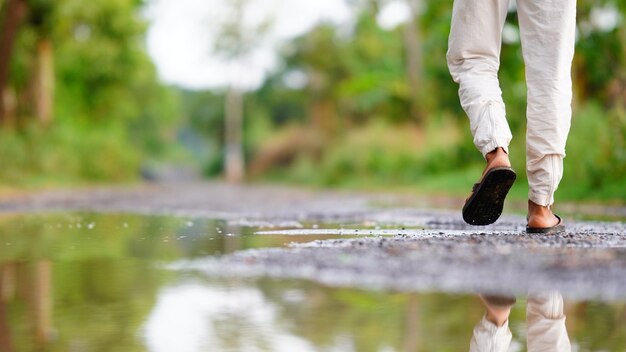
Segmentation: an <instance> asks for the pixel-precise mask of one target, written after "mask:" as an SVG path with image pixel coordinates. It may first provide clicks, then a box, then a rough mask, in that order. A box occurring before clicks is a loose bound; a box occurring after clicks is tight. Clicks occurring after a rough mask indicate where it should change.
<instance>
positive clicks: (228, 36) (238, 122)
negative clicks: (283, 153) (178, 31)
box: [214, 0, 270, 183]
mask: <svg viewBox="0 0 626 352" xmlns="http://www.w3.org/2000/svg"><path fill="white" fill-rule="evenodd" d="M228 10H229V14H228V17H227V18H226V19H225V20H224V22H223V23H222V26H221V28H220V31H219V33H218V34H217V35H216V38H217V42H216V45H215V48H214V49H215V51H216V52H217V53H218V54H221V55H222V56H223V57H225V58H226V59H227V60H229V61H231V62H232V63H234V65H235V66H238V67H243V66H245V65H246V60H247V59H248V58H247V56H248V55H249V54H251V53H252V51H254V50H255V49H256V47H257V46H258V45H259V44H260V43H261V42H262V37H263V35H264V34H265V33H266V32H267V30H268V28H269V26H270V21H269V19H265V20H263V21H261V22H260V23H258V24H257V23H254V24H249V23H247V22H244V15H245V12H246V11H250V8H249V0H232V1H230V2H229V3H228ZM240 79H241V77H240V76H239V74H238V73H237V74H236V77H232V78H231V82H230V86H229V87H228V90H227V93H226V102H225V108H224V118H225V123H224V125H225V131H224V139H225V148H224V153H225V154H224V171H225V176H226V180H227V181H228V182H233V183H239V182H241V181H243V179H244V177H245V157H244V147H243V118H244V115H243V113H244V112H243V91H242V87H241V83H240V82H239V80H240Z"/></svg>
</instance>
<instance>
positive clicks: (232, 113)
mask: <svg viewBox="0 0 626 352" xmlns="http://www.w3.org/2000/svg"><path fill="white" fill-rule="evenodd" d="M225 127H226V128H225V148H224V171H225V174H226V181H228V182H230V183H241V182H242V181H243V179H244V177H245V163H244V155H243V96H242V94H241V92H240V91H239V90H238V89H237V88H235V87H231V88H230V89H229V90H228V92H227V93H226V109H225Z"/></svg>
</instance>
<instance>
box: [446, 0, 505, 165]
mask: <svg viewBox="0 0 626 352" xmlns="http://www.w3.org/2000/svg"><path fill="white" fill-rule="evenodd" d="M508 6H509V0H455V1H454V6H453V11H452V24H451V28H450V37H449V40H448V53H447V61H448V67H449V69H450V73H451V75H452V78H453V79H454V81H455V82H457V83H458V84H459V98H460V100H461V106H462V107H463V109H464V110H465V112H466V113H467V115H468V117H469V120H470V128H471V131H472V135H473V137H474V144H475V145H476V147H477V148H478V150H480V152H481V153H482V155H483V156H484V157H485V158H486V159H487V161H488V168H491V167H496V166H510V162H509V159H508V155H507V153H508V146H509V143H510V141H511V131H510V130H509V126H508V123H507V121H506V116H505V115H506V114H505V108H504V102H503V100H502V91H501V90H500V84H499V81H498V69H499V67H500V48H501V43H502V39H501V36H502V28H503V27H504V21H505V19H506V15H507V11H508ZM498 148H501V149H498ZM490 153H491V154H490Z"/></svg>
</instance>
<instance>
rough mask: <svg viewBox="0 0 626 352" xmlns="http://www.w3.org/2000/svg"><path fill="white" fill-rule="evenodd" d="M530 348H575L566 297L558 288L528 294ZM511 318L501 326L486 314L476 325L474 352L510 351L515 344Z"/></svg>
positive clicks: (558, 351)
mask: <svg viewBox="0 0 626 352" xmlns="http://www.w3.org/2000/svg"><path fill="white" fill-rule="evenodd" d="M526 323H527V324H528V332H527V334H526V341H527V346H528V351H529V352H536V351H541V352H565V351H568V352H569V351H571V349H572V348H571V346H570V342H569V337H568V336H567V330H566V329H565V315H564V314H563V297H562V296H561V295H560V294H559V293H558V292H550V293H545V294H530V295H528V304H527V306H526ZM511 337H512V335H511V331H510V330H509V322H508V321H507V322H506V323H505V324H504V326H501V327H497V326H496V325H495V324H493V323H492V322H490V321H488V320H487V319H485V317H483V318H482V319H481V320H480V321H479V322H478V324H476V326H475V327H474V334H473V335H472V342H471V343H470V352H500V351H502V352H506V351H508V350H509V345H510V344H511Z"/></svg>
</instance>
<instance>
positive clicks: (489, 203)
mask: <svg viewBox="0 0 626 352" xmlns="http://www.w3.org/2000/svg"><path fill="white" fill-rule="evenodd" d="M516 177H517V175H516V174H515V171H513V169H512V168H510V167H494V168H493V169H490V170H489V171H487V173H486V174H485V176H484V177H483V178H482V179H481V180H480V182H478V183H476V184H474V188H472V194H471V196H470V197H469V198H468V199H467V201H465V205H464V206H463V220H465V222H466V223H468V224H470V225H477V226H482V225H489V224H493V223H494V222H496V220H498V218H499V217H500V215H501V214H502V209H503V208H504V199H505V198H506V195H507V194H508V193H509V190H510V189H511V186H513V182H515V179H516Z"/></svg>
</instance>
